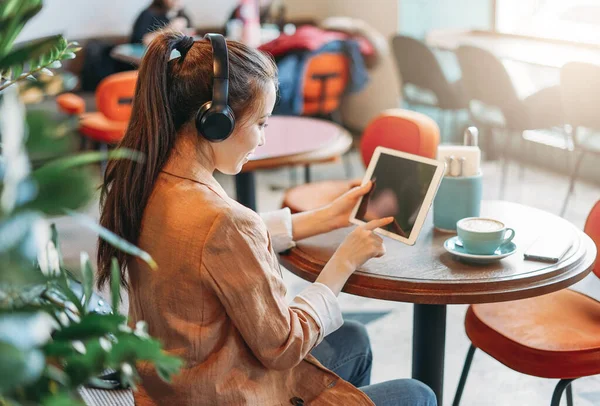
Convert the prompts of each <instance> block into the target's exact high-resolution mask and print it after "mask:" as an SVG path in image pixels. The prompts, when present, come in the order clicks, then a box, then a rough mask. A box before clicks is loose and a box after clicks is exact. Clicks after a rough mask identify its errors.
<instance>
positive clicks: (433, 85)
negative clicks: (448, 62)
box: [392, 35, 456, 108]
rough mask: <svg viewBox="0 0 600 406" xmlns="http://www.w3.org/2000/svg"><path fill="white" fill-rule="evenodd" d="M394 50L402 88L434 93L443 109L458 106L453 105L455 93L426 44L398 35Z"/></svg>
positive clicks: (395, 37)
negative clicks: (406, 87)
mask: <svg viewBox="0 0 600 406" xmlns="http://www.w3.org/2000/svg"><path fill="white" fill-rule="evenodd" d="M392 50H393V52H394V59H395V60H396V67H397V69H398V73H399V74H400V76H401V79H402V86H404V85H406V84H412V85H415V86H418V87H419V88H421V89H425V90H429V91H431V92H433V94H435V96H436V98H437V100H438V105H439V107H441V108H446V106H452V105H454V104H456V103H453V99H454V98H455V95H454V91H453V89H452V88H451V86H450V83H449V82H448V79H446V76H445V75H444V72H443V71H442V67H441V66H440V63H439V62H438V60H437V58H436V57H435V55H434V54H433V52H432V51H431V49H429V47H428V46H427V45H426V44H425V43H423V42H422V41H419V40H418V39H416V38H412V37H407V36H405V35H396V36H394V37H393V38H392Z"/></svg>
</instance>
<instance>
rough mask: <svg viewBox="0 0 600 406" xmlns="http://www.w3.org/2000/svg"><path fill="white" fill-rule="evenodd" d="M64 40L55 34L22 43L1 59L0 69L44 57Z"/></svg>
mask: <svg viewBox="0 0 600 406" xmlns="http://www.w3.org/2000/svg"><path fill="white" fill-rule="evenodd" d="M62 41H64V38H63V36H62V35H53V36H50V37H46V38H40V39H36V40H34V41H30V42H27V43H25V44H20V45H19V46H16V47H15V49H13V51H12V52H10V53H9V54H8V55H6V56H5V57H4V58H2V59H0V69H8V68H10V67H12V66H15V65H21V66H22V65H25V64H26V63H27V62H29V61H31V60H37V59H40V58H44V57H45V56H46V55H47V54H49V53H50V52H52V50H53V49H55V48H57V47H59V46H61V42H62ZM73 55H75V54H73Z"/></svg>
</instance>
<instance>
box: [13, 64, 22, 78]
mask: <svg viewBox="0 0 600 406" xmlns="http://www.w3.org/2000/svg"><path fill="white" fill-rule="evenodd" d="M21 73H23V66H21V65H14V66H13V67H12V69H11V75H12V80H15V79H16V78H18V77H19V76H21Z"/></svg>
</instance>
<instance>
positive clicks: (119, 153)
mask: <svg viewBox="0 0 600 406" xmlns="http://www.w3.org/2000/svg"><path fill="white" fill-rule="evenodd" d="M108 159H110V160H112V159H131V160H132V161H137V162H144V155H143V154H142V153H139V152H137V151H134V150H131V149H127V148H118V149H115V150H113V151H110V152H84V153H81V154H77V155H71V156H68V157H65V158H60V159H56V160H54V161H52V162H50V163H48V164H46V165H44V166H42V167H41V168H39V169H37V170H35V171H34V172H33V173H34V175H35V174H40V173H44V172H46V171H52V172H55V171H64V170H67V169H72V168H75V167H78V166H84V165H89V164H93V163H96V162H101V161H105V160H108Z"/></svg>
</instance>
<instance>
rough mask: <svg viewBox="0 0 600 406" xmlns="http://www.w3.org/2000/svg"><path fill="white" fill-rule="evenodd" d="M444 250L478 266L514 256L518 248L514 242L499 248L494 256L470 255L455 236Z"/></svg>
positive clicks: (447, 242) (445, 243) (446, 243)
mask: <svg viewBox="0 0 600 406" xmlns="http://www.w3.org/2000/svg"><path fill="white" fill-rule="evenodd" d="M444 249H445V250H446V251H448V252H449V253H451V254H453V255H456V256H457V257H459V258H461V259H464V260H465V261H468V262H476V263H478V264H487V263H490V262H494V261H498V260H501V259H502V258H506V257H508V256H510V255H512V254H514V253H515V252H516V251H517V246H516V245H515V244H514V243H513V242H509V243H508V244H504V245H503V246H501V247H500V248H498V249H497V250H496V251H495V252H494V253H493V254H490V255H478V254H469V253H467V252H466V251H465V249H464V248H463V247H462V243H461V242H460V238H458V236H457V235H455V236H454V237H451V238H448V239H447V240H446V241H445V242H444Z"/></svg>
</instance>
